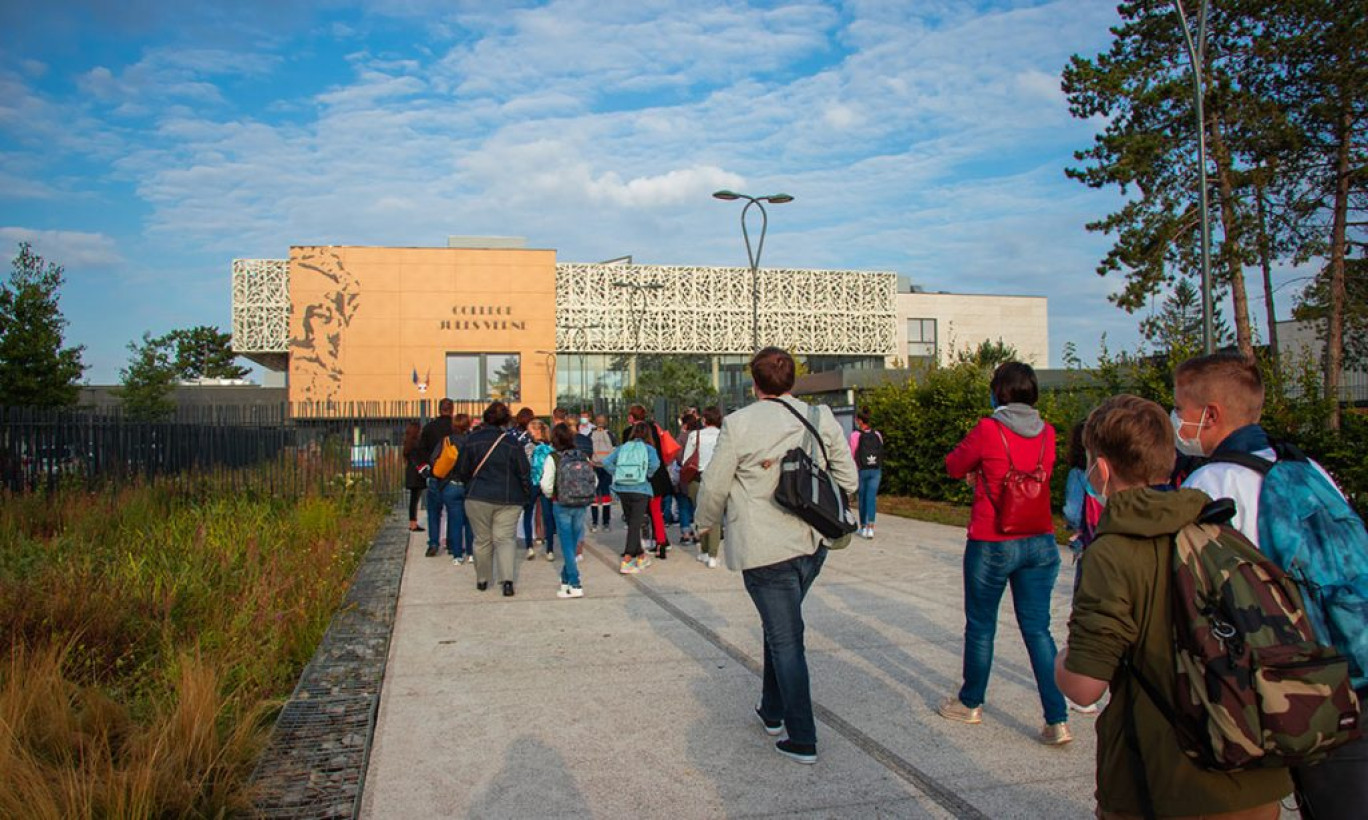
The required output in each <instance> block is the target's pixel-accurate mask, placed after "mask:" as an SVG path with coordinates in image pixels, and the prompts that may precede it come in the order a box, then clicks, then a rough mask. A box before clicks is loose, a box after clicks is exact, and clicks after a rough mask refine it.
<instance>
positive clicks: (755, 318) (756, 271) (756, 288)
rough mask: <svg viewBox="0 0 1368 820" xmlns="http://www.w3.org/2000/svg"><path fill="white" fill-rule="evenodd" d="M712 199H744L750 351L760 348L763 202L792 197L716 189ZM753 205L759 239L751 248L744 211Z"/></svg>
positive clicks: (778, 202) (765, 219)
mask: <svg viewBox="0 0 1368 820" xmlns="http://www.w3.org/2000/svg"><path fill="white" fill-rule="evenodd" d="M713 198H714V199H721V200H726V201H733V200H737V199H744V200H746V207H744V208H742V209H741V237H742V238H743V239H744V240H746V260H747V261H749V262H750V271H751V352H755V351H758V350H759V349H760V254H762V253H764V252H765V232H766V231H768V230H769V212H768V211H766V210H765V204H764V203H766V202H768V203H769V204H771V205H782V204H784V203H785V202H792V201H793V197H791V196H789V195H788V194H770V195H768V196H748V195H746V194H738V193H736V192H735V191H717V192H715V193H714V194H713ZM752 205H754V206H756V207H758V208H759V209H760V241H759V242H757V243H756V244H755V249H754V251H752V249H751V241H750V230H749V229H748V228H747V227H746V212H747V211H749V210H750V209H751V206H752Z"/></svg>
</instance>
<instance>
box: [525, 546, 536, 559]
mask: <svg viewBox="0 0 1368 820" xmlns="http://www.w3.org/2000/svg"><path fill="white" fill-rule="evenodd" d="M536 557H537V550H536V549H535V548H534V547H528V548H527V560H529V561H531V560H532V559H533V558H536Z"/></svg>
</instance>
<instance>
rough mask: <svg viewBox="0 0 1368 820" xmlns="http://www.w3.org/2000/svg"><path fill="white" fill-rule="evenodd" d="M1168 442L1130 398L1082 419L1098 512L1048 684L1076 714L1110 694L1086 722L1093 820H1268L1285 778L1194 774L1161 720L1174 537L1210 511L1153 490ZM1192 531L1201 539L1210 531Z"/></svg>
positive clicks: (1279, 772)
mask: <svg viewBox="0 0 1368 820" xmlns="http://www.w3.org/2000/svg"><path fill="white" fill-rule="evenodd" d="M1173 441H1174V434H1173V427H1172V425H1171V424H1170V422H1169V419H1168V415H1167V414H1166V413H1165V412H1164V411H1163V409H1162V408H1160V407H1159V405H1157V404H1155V403H1153V402H1150V401H1147V400H1144V399H1141V398H1138V397H1135V396H1116V397H1114V398H1111V399H1108V400H1107V401H1105V402H1103V403H1102V405H1101V406H1099V407H1098V408H1097V409H1096V410H1094V411H1093V413H1092V414H1091V415H1090V416H1089V417H1088V421H1087V424H1086V426H1085V428H1084V446H1085V447H1086V449H1087V451H1088V456H1089V466H1088V472H1087V476H1086V478H1087V480H1088V481H1089V483H1090V484H1091V485H1092V487H1093V489H1094V490H1096V491H1097V494H1098V496H1099V498H1100V499H1101V500H1102V501H1103V503H1104V505H1105V507H1104V512H1103V514H1102V519H1101V521H1099V522H1098V528H1097V537H1096V539H1095V540H1094V541H1093V542H1092V544H1091V545H1090V546H1089V547H1088V550H1087V552H1085V553H1084V554H1083V556H1082V559H1081V561H1080V563H1079V567H1080V572H1081V573H1082V576H1081V578H1080V580H1079V584H1078V588H1077V590H1076V592H1075V593H1074V602H1073V612H1072V614H1071V616H1070V618H1069V638H1068V644H1067V646H1066V647H1065V648H1064V649H1063V650H1062V651H1061V652H1060V653H1059V655H1058V657H1057V658H1056V662H1055V679H1056V681H1057V682H1058V684H1059V688H1060V690H1061V691H1062V692H1063V693H1064V694H1065V696H1067V697H1068V698H1069V699H1071V700H1073V701H1074V702H1075V703H1079V704H1083V705H1088V704H1092V703H1095V702H1097V701H1098V700H1099V699H1100V698H1101V697H1102V695H1103V694H1104V693H1105V692H1106V691H1107V690H1108V688H1110V689H1111V691H1112V698H1111V700H1110V701H1109V702H1108V704H1107V707H1106V708H1105V709H1104V710H1103V711H1102V714H1101V715H1100V716H1099V717H1098V719H1097V803H1098V817H1099V818H1119V817H1135V816H1154V817H1189V816H1201V815H1221V816H1222V817H1225V816H1226V815H1227V814H1229V816H1230V817H1231V818H1241V820H1243V819H1244V818H1250V820H1253V819H1254V818H1260V819H1262V818H1267V820H1274V819H1275V818H1277V817H1278V814H1279V808H1278V801H1279V800H1281V799H1282V798H1283V797H1285V796H1286V795H1287V794H1288V793H1290V792H1291V791H1292V783H1291V779H1290V778H1289V777H1288V773H1287V770H1286V769H1283V768H1266V769H1257V768H1256V769H1249V770H1245V771H1213V770H1210V769H1208V768H1205V767H1204V766H1203V765H1201V764H1200V763H1199V762H1198V761H1197V760H1194V759H1193V758H1192V757H1190V756H1189V753H1188V751H1187V749H1185V747H1184V745H1183V743H1182V742H1180V738H1179V732H1176V731H1175V727H1174V726H1173V725H1172V724H1171V723H1170V720H1169V717H1168V716H1167V715H1166V711H1171V709H1172V708H1173V706H1175V705H1178V704H1180V703H1183V702H1184V701H1183V699H1182V698H1183V697H1184V696H1186V695H1187V693H1186V692H1185V691H1184V690H1183V689H1182V688H1180V680H1179V676H1178V675H1177V674H1175V663H1174V658H1175V648H1176V647H1175V636H1176V633H1175V626H1176V625H1177V618H1176V616H1175V606H1174V603H1175V601H1174V598H1175V595H1176V588H1175V584H1174V577H1175V575H1174V573H1173V572H1172V569H1173V560H1174V555H1175V553H1176V549H1175V536H1176V535H1177V534H1178V533H1187V534H1189V535H1191V534H1192V533H1193V531H1194V525H1197V524H1198V522H1199V520H1200V519H1201V518H1202V515H1203V511H1204V510H1205V509H1206V508H1207V507H1208V505H1209V504H1210V501H1211V499H1210V498H1209V497H1208V496H1206V495H1205V494H1204V493H1201V492H1199V491H1196V490H1178V491H1165V490H1163V489H1161V486H1160V485H1163V484H1165V482H1166V481H1167V480H1168V477H1169V474H1170V473H1171V472H1172V470H1173V462H1174V444H1173ZM1196 531H1197V532H1199V533H1201V532H1206V533H1207V535H1204V536H1203V537H1209V532H1210V531H1203V530H1202V529H1200V527H1198V528H1196ZM1222 537H1224V536H1222ZM1138 677H1143V678H1145V679H1146V681H1147V682H1148V683H1149V684H1151V685H1152V687H1153V689H1154V690H1155V691H1154V692H1153V694H1151V693H1149V692H1148V691H1146V690H1144V689H1142V688H1141V687H1140V685H1139V683H1138V682H1137V678H1138Z"/></svg>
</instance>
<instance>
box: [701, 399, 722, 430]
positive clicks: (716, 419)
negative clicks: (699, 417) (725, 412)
mask: <svg viewBox="0 0 1368 820" xmlns="http://www.w3.org/2000/svg"><path fill="white" fill-rule="evenodd" d="M703 423H704V424H706V425H707V426H709V427H721V426H722V410H721V408H719V407H718V406H717V405H715V404H710V405H708V406H707V407H704V408H703Z"/></svg>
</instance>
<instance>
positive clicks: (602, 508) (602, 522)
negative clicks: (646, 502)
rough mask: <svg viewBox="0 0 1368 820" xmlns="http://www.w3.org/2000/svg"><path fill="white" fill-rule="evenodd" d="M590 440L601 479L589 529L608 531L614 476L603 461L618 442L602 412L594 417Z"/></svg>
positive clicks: (611, 511) (595, 469) (595, 471)
mask: <svg viewBox="0 0 1368 820" xmlns="http://www.w3.org/2000/svg"><path fill="white" fill-rule="evenodd" d="M589 441H590V444H591V446H592V448H593V457H592V458H593V462H594V475H596V476H598V480H599V483H598V495H597V497H595V498H594V504H593V506H592V507H591V509H590V515H591V520H592V523H591V524H590V525H589V531H590V532H598V531H599V530H600V529H602V530H603V531H604V532H608V531H609V530H610V529H612V523H611V519H612V514H613V477H612V476H611V475H609V473H608V471H607V470H605V469H603V462H604V459H606V458H608V456H609V455H610V454H611V453H612V452H613V450H615V449H616V448H617V444H618V443H617V439H615V438H613V431H611V430H609V429H608V417H607V416H605V415H602V414H600V415H598V416H595V417H594V426H593V429H592V430H590V432H589Z"/></svg>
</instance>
